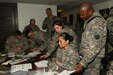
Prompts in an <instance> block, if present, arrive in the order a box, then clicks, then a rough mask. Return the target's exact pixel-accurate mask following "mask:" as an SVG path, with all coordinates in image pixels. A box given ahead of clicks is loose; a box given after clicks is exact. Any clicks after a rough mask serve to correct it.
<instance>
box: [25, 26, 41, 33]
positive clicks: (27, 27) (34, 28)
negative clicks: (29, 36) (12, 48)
mask: <svg viewBox="0 0 113 75" xmlns="http://www.w3.org/2000/svg"><path fill="white" fill-rule="evenodd" d="M27 29H30V30H32V31H39V30H40V28H39V27H38V26H37V25H33V26H32V25H27V26H25V28H24V30H23V32H24V31H26V30H27Z"/></svg>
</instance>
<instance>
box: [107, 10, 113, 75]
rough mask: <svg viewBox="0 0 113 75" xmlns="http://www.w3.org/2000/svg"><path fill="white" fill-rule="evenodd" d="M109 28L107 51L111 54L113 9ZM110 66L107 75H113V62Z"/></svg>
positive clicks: (108, 19) (108, 23)
mask: <svg viewBox="0 0 113 75" xmlns="http://www.w3.org/2000/svg"><path fill="white" fill-rule="evenodd" d="M107 27H108V31H109V33H108V39H109V41H108V42H107V45H108V46H107V48H108V49H107V50H108V53H110V52H111V51H113V44H112V42H113V9H112V13H111V14H110V16H109V17H108V18H107ZM109 63H110V66H109V70H108V71H107V75H113V60H112V61H110V62H109Z"/></svg>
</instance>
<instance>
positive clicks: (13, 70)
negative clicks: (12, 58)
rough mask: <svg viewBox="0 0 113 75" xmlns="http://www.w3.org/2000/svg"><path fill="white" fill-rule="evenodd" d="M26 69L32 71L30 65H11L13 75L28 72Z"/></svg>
mask: <svg viewBox="0 0 113 75" xmlns="http://www.w3.org/2000/svg"><path fill="white" fill-rule="evenodd" d="M28 69H32V65H31V64H30V63H28V64H19V65H13V66H11V73H14V72H16V71H20V70H21V71H28Z"/></svg>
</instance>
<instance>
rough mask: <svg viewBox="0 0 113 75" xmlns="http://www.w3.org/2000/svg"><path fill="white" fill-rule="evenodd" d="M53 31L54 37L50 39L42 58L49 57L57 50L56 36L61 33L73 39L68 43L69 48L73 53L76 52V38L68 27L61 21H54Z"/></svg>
mask: <svg viewBox="0 0 113 75" xmlns="http://www.w3.org/2000/svg"><path fill="white" fill-rule="evenodd" d="M54 30H55V32H54V35H53V37H52V40H51V42H50V43H49V45H48V48H47V53H46V55H45V56H44V57H48V56H51V54H53V53H54V52H55V51H56V50H57V48H58V36H59V35H60V34H61V33H63V32H66V33H68V34H69V35H71V36H73V38H74V39H73V41H72V42H71V43H70V46H72V47H73V48H74V50H75V51H78V48H77V40H76V39H77V36H76V34H75V33H74V31H73V30H72V29H71V28H69V27H68V26H64V25H63V23H62V21H60V20H56V21H55V22H54Z"/></svg>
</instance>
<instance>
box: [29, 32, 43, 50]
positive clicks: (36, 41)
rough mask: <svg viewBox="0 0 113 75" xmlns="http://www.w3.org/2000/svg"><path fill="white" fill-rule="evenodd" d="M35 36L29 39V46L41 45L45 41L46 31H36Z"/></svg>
mask: <svg viewBox="0 0 113 75" xmlns="http://www.w3.org/2000/svg"><path fill="white" fill-rule="evenodd" d="M34 33H35V37H34V38H33V39H29V48H30V49H32V48H35V47H37V48H38V47H39V46H41V45H42V44H43V43H44V41H45V32H43V31H35V32H34Z"/></svg>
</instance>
